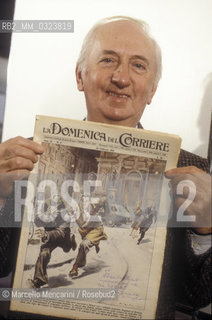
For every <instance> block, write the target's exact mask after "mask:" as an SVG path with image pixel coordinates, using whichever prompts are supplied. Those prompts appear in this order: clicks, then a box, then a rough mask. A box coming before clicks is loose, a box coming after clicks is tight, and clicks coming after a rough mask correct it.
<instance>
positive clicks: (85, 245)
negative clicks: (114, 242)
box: [69, 203, 107, 277]
mask: <svg viewBox="0 0 212 320" xmlns="http://www.w3.org/2000/svg"><path fill="white" fill-rule="evenodd" d="M101 207H102V204H101V203H98V204H91V205H90V217H89V220H87V221H86V220H85V216H84V211H83V210H82V209H81V211H80V217H79V219H77V220H76V221H77V223H78V225H79V229H78V230H79V233H80V235H81V237H82V242H81V243H80V245H79V250H78V255H77V258H76V261H75V262H74V265H73V267H72V269H71V271H70V272H69V276H70V277H75V276H77V275H78V268H81V267H83V266H85V265H86V256H87V254H88V252H89V250H90V248H92V247H93V246H95V249H96V253H98V252H99V250H100V248H99V243H100V241H101V240H107V235H106V233H105V232H104V227H103V223H102V219H101V217H100V216H99V214H98V212H99V210H100V208H101Z"/></svg>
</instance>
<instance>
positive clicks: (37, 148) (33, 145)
mask: <svg viewBox="0 0 212 320" xmlns="http://www.w3.org/2000/svg"><path fill="white" fill-rule="evenodd" d="M9 145H13V146H14V145H19V146H22V147H25V148H27V149H30V150H32V151H34V152H35V153H36V154H42V153H43V152H44V150H45V149H44V147H43V146H42V145H41V144H39V143H37V142H35V141H32V140H29V139H25V138H23V137H20V136H19V137H15V138H12V139H10V140H7V141H5V142H3V143H2V147H4V148H7V146H9Z"/></svg>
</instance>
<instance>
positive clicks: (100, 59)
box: [76, 21, 156, 127]
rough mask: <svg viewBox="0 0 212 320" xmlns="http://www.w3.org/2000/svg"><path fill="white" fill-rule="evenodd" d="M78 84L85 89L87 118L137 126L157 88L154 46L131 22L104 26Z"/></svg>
mask: <svg viewBox="0 0 212 320" xmlns="http://www.w3.org/2000/svg"><path fill="white" fill-rule="evenodd" d="M85 62H86V64H85V65H86V67H85V70H83V71H82V72H81V71H80V70H79V68H78V67H77V69H76V76H77V85H78V89H79V90H80V91H84V93H85V99H86V105H87V112H88V113H87V119H88V120H90V121H96V122H103V123H110V124H119V125H125V126H131V127H135V126H136V125H137V123H138V121H139V120H140V117H141V115H142V113H143V111H144V109H145V106H146V104H150V103H151V100H152V97H153V95H154V93H155V91H156V86H155V85H154V81H155V74H156V61H155V51H154V45H153V43H152V41H151V40H149V39H148V38H147V37H146V36H145V35H144V34H143V32H142V31H141V30H140V29H139V28H138V27H137V26H136V25H134V24H133V23H131V22H128V21H117V22H111V23H108V24H106V25H103V26H101V27H100V28H99V29H98V31H97V33H96V35H95V40H94V43H93V46H92V49H91V51H90V52H89V53H88V56H87V57H86V61H85Z"/></svg>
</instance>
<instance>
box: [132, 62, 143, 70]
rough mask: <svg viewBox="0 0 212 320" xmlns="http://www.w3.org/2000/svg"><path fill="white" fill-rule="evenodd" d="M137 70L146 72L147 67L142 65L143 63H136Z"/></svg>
mask: <svg viewBox="0 0 212 320" xmlns="http://www.w3.org/2000/svg"><path fill="white" fill-rule="evenodd" d="M134 66H135V67H136V68H137V69H141V70H145V69H146V68H145V66H144V65H143V64H141V63H135V65H134Z"/></svg>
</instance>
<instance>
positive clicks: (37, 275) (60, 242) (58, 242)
mask: <svg viewBox="0 0 212 320" xmlns="http://www.w3.org/2000/svg"><path fill="white" fill-rule="evenodd" d="M52 214H53V215H54V217H55V219H53V221H51V222H49V223H45V227H44V229H42V228H39V229H38V230H37V235H38V236H39V237H40V238H41V241H42V243H43V244H42V245H41V247H40V253H39V256H38V259H37V261H36V264H35V272H34V278H33V279H29V280H28V284H29V286H30V287H32V288H40V287H41V286H44V285H45V284H47V283H48V276H47V266H48V263H49V261H50V258H51V253H52V251H53V250H54V249H56V248H57V247H60V248H62V249H63V251H64V252H69V251H70V250H71V249H72V250H76V247H77V243H76V241H75V235H74V234H73V233H71V228H70V220H67V221H65V219H64V216H65V215H67V214H70V212H68V209H67V207H66V206H65V204H64V201H63V200H62V199H61V198H60V199H59V202H58V206H57V207H56V210H55V211H54V212H52ZM72 214H73V212H72ZM66 219H67V216H66ZM36 222H37V224H39V223H40V224H41V223H42V222H41V221H40V222H38V218H37V219H36V220H35V223H36Z"/></svg>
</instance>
